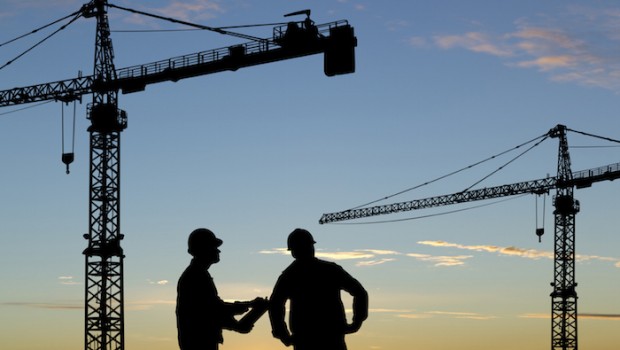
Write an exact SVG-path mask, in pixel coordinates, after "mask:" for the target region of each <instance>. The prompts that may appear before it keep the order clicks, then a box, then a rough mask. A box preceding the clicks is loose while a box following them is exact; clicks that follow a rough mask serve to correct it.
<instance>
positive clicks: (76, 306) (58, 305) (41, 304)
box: [0, 302, 84, 310]
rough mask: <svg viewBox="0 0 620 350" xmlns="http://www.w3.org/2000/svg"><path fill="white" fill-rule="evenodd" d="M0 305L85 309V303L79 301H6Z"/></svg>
mask: <svg viewBox="0 0 620 350" xmlns="http://www.w3.org/2000/svg"><path fill="white" fill-rule="evenodd" d="M0 305H4V306H16V307H28V308H36V309H46V310H83V309H84V305H82V304H78V303H71V304H66V303H62V304H61V303H53V302H6V303H2V304H0Z"/></svg>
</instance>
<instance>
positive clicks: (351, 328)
mask: <svg viewBox="0 0 620 350" xmlns="http://www.w3.org/2000/svg"><path fill="white" fill-rule="evenodd" d="M360 328H362V321H356V320H353V323H351V324H348V325H347V327H346V329H345V333H346V334H351V333H355V332H357V331H359V329H360Z"/></svg>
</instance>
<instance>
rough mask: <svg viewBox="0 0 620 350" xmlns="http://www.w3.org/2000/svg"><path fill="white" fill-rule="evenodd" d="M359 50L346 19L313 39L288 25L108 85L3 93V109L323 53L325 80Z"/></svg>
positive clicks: (350, 64)
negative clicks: (270, 34) (263, 36)
mask: <svg viewBox="0 0 620 350" xmlns="http://www.w3.org/2000/svg"><path fill="white" fill-rule="evenodd" d="M292 23H294V22H292ZM356 46H357V39H356V38H355V35H354V30H353V27H351V26H350V25H349V24H348V22H347V21H346V20H339V21H334V22H329V23H325V24H320V25H317V26H316V32H313V33H312V35H309V33H307V32H303V31H302V32H299V33H296V34H295V35H291V33H290V32H288V31H287V30H286V27H285V26H278V27H275V28H274V35H273V37H272V38H269V39H264V40H261V41H250V42H247V43H244V44H240V45H234V46H230V47H223V48H219V49H213V50H208V51H201V52H197V53H192V54H188V55H183V56H178V57H173V58H169V59H166V60H161V61H156V62H151V63H147V64H140V65H135V66H131V67H127V68H121V69H117V70H116V74H115V75H116V78H115V79H113V80H108V81H105V82H103V81H101V80H100V79H96V77H94V76H85V77H79V78H75V79H67V80H61V81H57V82H51V83H45V84H37V85H32V86H27V87H18V88H13V89H9V90H3V91H0V107H3V106H12V105H19V104H25V103H32V102H40V101H46V100H56V101H61V102H70V101H75V100H79V99H80V98H81V96H82V95H85V94H89V93H93V92H97V93H104V92H107V91H119V90H120V91H122V92H123V93H132V92H137V91H142V90H144V89H145V88H146V86H147V85H149V84H154V83H160V82H165V81H178V80H181V79H186V78H190V77H196V76H201V75H206V74H213V73H218V72H222V71H227V70H232V71H234V70H237V69H239V68H244V67H250V66H255V65H260V64H264V63H270V62H276V61H281V60H286V59H292V58H297V57H303V56H309V55H314V54H319V53H324V56H325V57H324V72H325V74H326V75H327V76H334V75H340V74H349V73H353V72H355V51H354V50H355V47H356Z"/></svg>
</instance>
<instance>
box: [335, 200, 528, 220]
mask: <svg viewBox="0 0 620 350" xmlns="http://www.w3.org/2000/svg"><path fill="white" fill-rule="evenodd" d="M528 194H529V193H524V194H520V195H518V196H515V197H512V198H504V199H500V200H497V201H495V202H491V203H484V204H478V205H474V206H471V207H467V208H461V209H454V210H449V211H444V212H441V213H435V214H427V215H420V216H414V217H410V218H403V219H391V220H377V221H365V222H330V223H329V224H330V225H370V224H387V223H391V222H400V221H411V220H419V219H427V218H431V217H435V216H443V215H448V214H454V213H458V212H462V211H467V210H473V209H479V208H483V207H488V206H490V205H495V204H499V203H502V202H506V201H510V200H515V199H517V198H521V197H523V196H527V195H528Z"/></svg>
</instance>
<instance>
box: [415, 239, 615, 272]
mask: <svg viewBox="0 0 620 350" xmlns="http://www.w3.org/2000/svg"><path fill="white" fill-rule="evenodd" d="M418 244H421V245H427V246H432V247H442V248H455V249H461V250H469V251H477V252H486V253H497V254H499V255H506V256H515V257H520V258H525V259H532V260H538V259H553V252H550V251H542V250H536V249H524V248H518V247H514V246H509V247H500V246H495V245H465V244H458V243H450V242H445V241H419V242H418ZM575 260H576V261H578V262H587V261H603V262H611V263H614V266H616V267H620V259H618V258H611V257H605V256H599V255H583V254H577V255H576V256H575Z"/></svg>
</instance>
